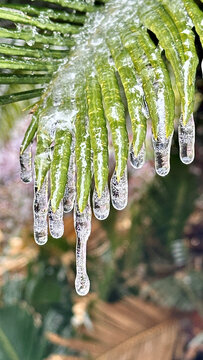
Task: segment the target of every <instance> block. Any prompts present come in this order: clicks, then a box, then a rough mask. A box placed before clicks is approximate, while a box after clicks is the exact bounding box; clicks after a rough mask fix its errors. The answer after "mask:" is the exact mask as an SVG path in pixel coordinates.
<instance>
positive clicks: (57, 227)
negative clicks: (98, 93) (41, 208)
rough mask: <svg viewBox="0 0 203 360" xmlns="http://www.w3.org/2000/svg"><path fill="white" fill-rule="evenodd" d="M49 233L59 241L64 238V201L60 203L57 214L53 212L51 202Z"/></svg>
mask: <svg viewBox="0 0 203 360" xmlns="http://www.w3.org/2000/svg"><path fill="white" fill-rule="evenodd" d="M49 231H50V234H51V236H52V237H53V238H55V239H58V238H60V237H61V236H63V233H64V223H63V201H61V202H60V204H59V207H58V209H57V210H56V212H53V211H52V208H51V202H50V203H49Z"/></svg>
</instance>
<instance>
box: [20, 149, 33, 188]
mask: <svg viewBox="0 0 203 360" xmlns="http://www.w3.org/2000/svg"><path fill="white" fill-rule="evenodd" d="M20 177H21V180H22V181H23V182H24V183H29V182H31V181H32V145H29V146H28V147H27V149H26V150H25V151H24V153H23V154H21V155H20Z"/></svg>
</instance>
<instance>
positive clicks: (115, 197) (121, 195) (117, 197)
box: [110, 166, 128, 210]
mask: <svg viewBox="0 0 203 360" xmlns="http://www.w3.org/2000/svg"><path fill="white" fill-rule="evenodd" d="M110 188H111V202H112V205H113V207H114V208H115V209H117V210H123V209H124V208H125V207H126V206H127V203H128V176H127V166H126V168H125V171H124V173H123V176H122V177H121V179H120V181H119V182H118V180H117V176H116V171H114V173H113V175H112V178H111V182H110Z"/></svg>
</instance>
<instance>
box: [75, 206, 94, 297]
mask: <svg viewBox="0 0 203 360" xmlns="http://www.w3.org/2000/svg"><path fill="white" fill-rule="evenodd" d="M91 216H92V214H91V207H90V200H88V204H87V206H86V208H85V210H84V211H83V212H82V213H80V211H79V208H78V205H77V204H76V205H75V211H74V226H75V232H76V279H75V289H76V292H77V293H78V295H80V296H84V295H86V294H87V293H88V292H89V289H90V281H89V277H88V275H87V270H86V250H87V240H88V238H89V236H90V233H91Z"/></svg>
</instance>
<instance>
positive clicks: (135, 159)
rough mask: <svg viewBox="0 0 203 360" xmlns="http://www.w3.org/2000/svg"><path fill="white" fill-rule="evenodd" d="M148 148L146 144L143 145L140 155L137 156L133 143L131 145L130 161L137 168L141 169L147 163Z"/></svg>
mask: <svg viewBox="0 0 203 360" xmlns="http://www.w3.org/2000/svg"><path fill="white" fill-rule="evenodd" d="M145 156H146V149H145V144H143V145H142V148H141V150H140V151H139V153H138V155H137V156H135V153H134V149H133V144H131V147H130V163H131V165H132V166H133V167H134V168H135V169H140V168H141V167H142V166H143V165H144V163H145Z"/></svg>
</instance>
